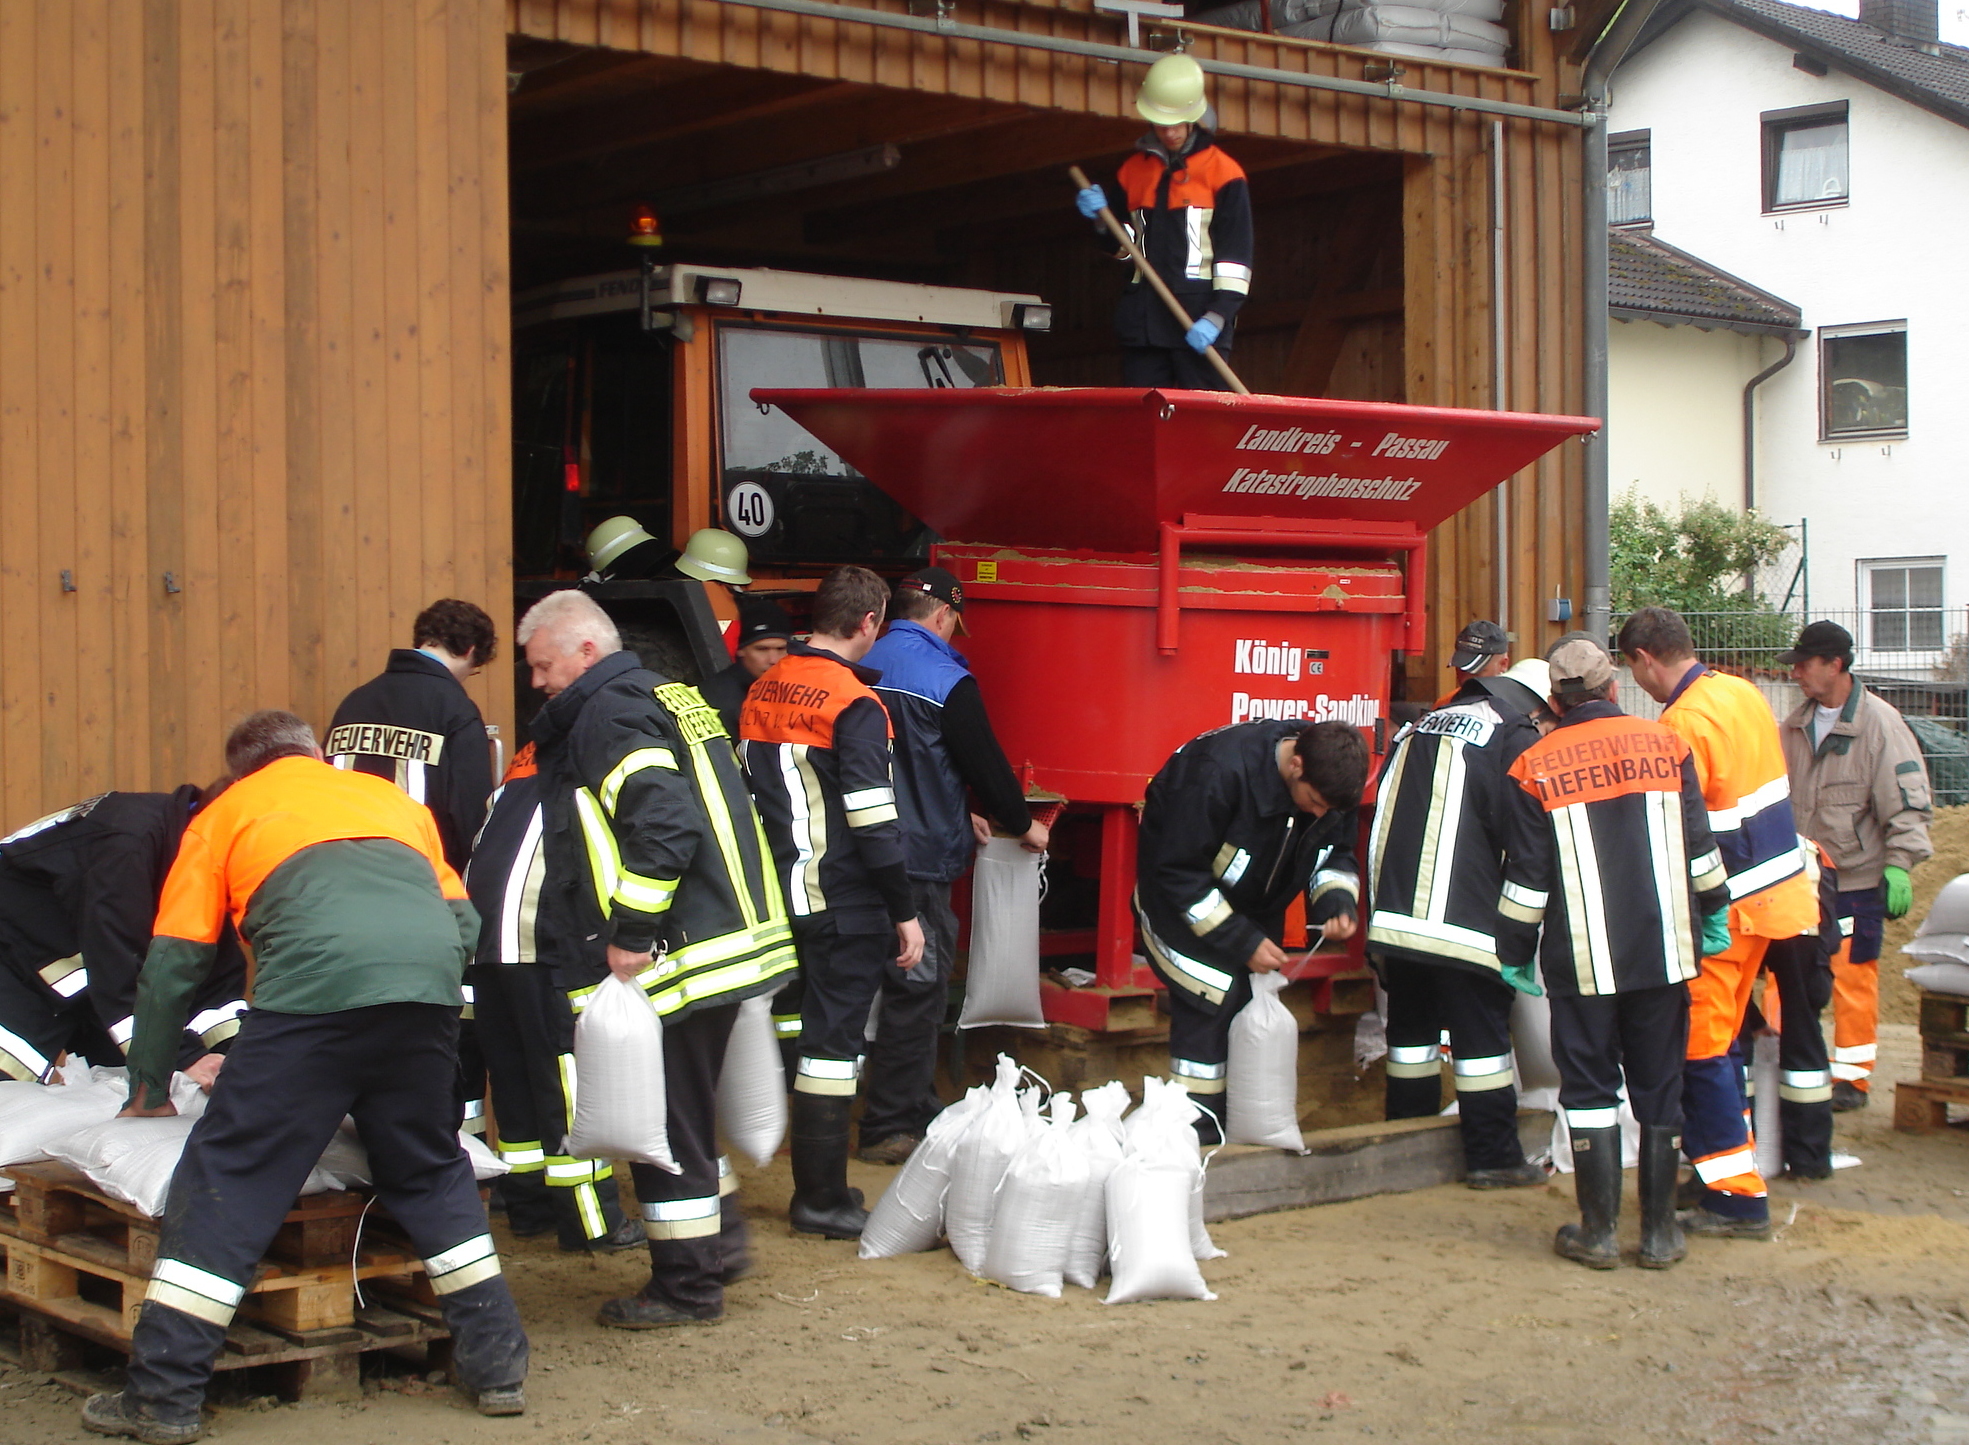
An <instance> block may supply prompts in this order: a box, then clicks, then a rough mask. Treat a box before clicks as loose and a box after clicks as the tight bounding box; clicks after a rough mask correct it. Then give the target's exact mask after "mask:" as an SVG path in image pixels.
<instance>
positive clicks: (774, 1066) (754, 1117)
mask: <svg viewBox="0 0 1969 1445" xmlns="http://www.w3.org/2000/svg"><path fill="white" fill-rule="evenodd" d="M786 1107H787V1106H786V1065H785V1063H784V1061H783V1060H782V1059H781V1058H780V1052H779V1040H778V1038H777V1037H775V1035H774V1034H773V1001H772V997H771V996H770V995H764V996H761V997H759V998H749V999H747V1000H746V1001H745V1002H744V1003H742V1004H740V1005H739V1006H738V1017H737V1018H736V1019H735V1020H733V1022H732V1036H731V1041H730V1042H729V1043H728V1044H726V1045H725V1066H724V1068H723V1069H722V1070H721V1071H720V1072H719V1074H718V1127H719V1128H720V1129H721V1130H723V1131H724V1135H725V1142H726V1143H728V1144H730V1145H731V1147H732V1148H733V1149H736V1150H737V1151H738V1152H739V1153H741V1154H743V1155H744V1156H745V1157H746V1158H748V1159H750V1160H751V1161H752V1162H753V1163H754V1164H756V1165H758V1166H759V1167H760V1168H761V1169H764V1168H765V1167H766V1166H767V1165H768V1164H770V1163H772V1162H773V1155H775V1154H777V1153H778V1152H779V1146H780V1143H781V1141H782V1140H784V1139H785V1138H786Z"/></svg>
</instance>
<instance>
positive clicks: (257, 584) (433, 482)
mask: <svg viewBox="0 0 1969 1445" xmlns="http://www.w3.org/2000/svg"><path fill="white" fill-rule="evenodd" d="M504 19H505V17H504V15H503V13H502V10H501V7H500V5H499V3H498V0H0V823H3V824H5V825H6V826H9V827H11V826H18V825H19V824H20V823H23V822H25V821H27V820H28V819H30V818H33V817H35V816H37V815H38V813H39V812H41V811H45V810H47V809H49V808H53V807H56V806H60V805H62V804H65V803H67V802H70V801H73V800H75V799H77V798H80V797H84V796H88V795H90V794H92V793H94V792H96V791H100V790H102V789H105V788H149V787H160V788H163V787H170V786H173V785H175V784H176V783H179V782H181V781H185V780H187V779H193V780H198V781H203V780H205V779H208V778H210V777H212V776H214V775H216V774H217V773H218V772H219V771H220V770H221V746H220V745H221V742H222V740H223V735H224V731H225V729H226V728H227V726H228V725H229V724H230V723H231V721H233V720H235V719H236V718H238V717H239V716H240V715H242V714H244V713H246V712H248V711H250V710H252V709H254V708H258V707H269V706H278V707H288V708H292V709H293V710H295V711H297V712H299V713H300V714H302V715H303V716H304V717H306V718H308V719H309V720H310V721H311V722H314V723H315V724H316V725H317V726H320V725H323V724H325V723H326V721H327V718H328V715H329V713H330V711H331V710H332V709H333V707H334V705H335V703H336V701H337V700H338V699H339V698H340V696H341V695H342V693H343V692H344V691H345V690H346V689H347V688H348V687H350V686H351V685H353V684H354V683H356V682H358V681H360V680H361V679H362V678H363V677H365V676H367V675H369V674H371V673H373V672H375V671H377V670H379V669H380V667H381V665H382V662H383V658H384V654H385V652H386V651H387V650H388V649H389V648H390V647H392V646H407V645H408V643H409V638H408V636H407V633H408V630H409V627H410V622H411V619H412V618H413V617H414V616H415V614H416V612H417V611H418V609H419V608H420V607H422V606H423V605H424V604H425V603H427V602H429V601H430V600H432V599H434V598H437V597H442V596H459V597H465V598H468V599H471V600H473V601H477V602H479V603H480V604H481V605H484V606H486V607H487V608H488V610H490V611H492V612H493V614H494V616H495V617H503V616H505V615H506V614H507V609H508V607H509V605H510V601H509V599H510V595H511V588H510V569H509V567H508V563H507V557H508V552H509V547H510V522H509V515H508V514H509V506H510V503H509V500H508V498H509V486H508V480H507V478H508V440H507V409H508V402H507V396H508V388H509V384H510V379H509V377H508V375H507V370H508V363H507V335H508V302H507V295H506V282H505V275H506V265H507V259H506V258H507V250H506V179H505V154H506V132H505V86H504V45H505V41H504V29H505V27H504ZM65 578H66V579H68V580H67V582H65V581H64V579H65ZM167 578H168V581H167ZM68 586H72V588H73V590H65V587H68ZM477 695H478V697H479V700H480V702H481V705H482V706H484V707H486V709H487V712H488V716H489V717H491V718H493V719H494V720H496V721H500V722H502V723H504V724H506V725H507V729H506V730H507V734H508V736H510V735H511V727H510V722H511V718H510V712H511V686H510V674H509V672H508V671H507V669H506V668H505V666H504V662H503V659H502V662H501V663H500V664H497V665H495V667H494V668H493V669H492V670H491V671H490V672H489V674H488V675H487V676H486V677H484V678H482V679H481V680H480V682H479V683H478V684H477Z"/></svg>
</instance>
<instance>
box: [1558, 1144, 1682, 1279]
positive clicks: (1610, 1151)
mask: <svg viewBox="0 0 1969 1445" xmlns="http://www.w3.org/2000/svg"><path fill="white" fill-rule="evenodd" d="M1572 1167H1573V1176H1572V1183H1573V1192H1574V1193H1575V1194H1576V1195H1577V1196H1578V1199H1579V1223H1577V1224H1562V1225H1560V1226H1559V1232H1558V1234H1556V1235H1555V1236H1553V1239H1552V1248H1553V1250H1554V1252H1556V1253H1557V1254H1559V1255H1561V1256H1563V1257H1564V1258H1566V1259H1570V1260H1574V1261H1576V1262H1577V1263H1580V1264H1583V1265H1585V1266H1586V1267H1587V1268H1588V1269H1618V1268H1619V1267H1620V1241H1619V1240H1618V1238H1616V1236H1615V1234H1614V1226H1615V1225H1616V1224H1617V1223H1618V1222H1619V1220H1620V1126H1619V1125H1615V1126H1614V1127H1613V1128H1611V1129H1575V1130H1573V1131H1572ZM1670 1177H1671V1178H1672V1177H1673V1176H1672V1175H1671V1176H1670Z"/></svg>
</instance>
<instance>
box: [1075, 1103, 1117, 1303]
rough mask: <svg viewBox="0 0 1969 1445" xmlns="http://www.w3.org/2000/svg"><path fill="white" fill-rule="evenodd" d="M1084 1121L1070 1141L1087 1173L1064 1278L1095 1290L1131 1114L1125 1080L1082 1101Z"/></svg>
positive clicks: (1103, 1261)
mask: <svg viewBox="0 0 1969 1445" xmlns="http://www.w3.org/2000/svg"><path fill="white" fill-rule="evenodd" d="M1080 1102H1081V1103H1082V1104H1083V1105H1084V1106H1085V1107H1086V1110H1087V1113H1086V1116H1085V1117H1084V1118H1081V1119H1076V1120H1075V1121H1074V1123H1073V1127H1072V1129H1071V1130H1070V1131H1069V1134H1068V1137H1069V1139H1070V1140H1071V1142H1072V1144H1073V1146H1074V1147H1075V1148H1076V1149H1078V1150H1079V1151H1080V1157H1081V1162H1082V1163H1083V1164H1084V1165H1085V1166H1086V1173H1085V1175H1084V1176H1083V1177H1082V1180H1081V1185H1080V1198H1079V1200H1078V1201H1077V1202H1076V1203H1075V1204H1074V1206H1073V1231H1072V1233H1071V1235H1070V1236H1069V1238H1068V1241H1067V1259H1066V1264H1065V1266H1064V1267H1063V1268H1062V1269H1061V1274H1062V1275H1063V1276H1064V1277H1065V1279H1066V1280H1067V1282H1068V1283H1069V1284H1077V1285H1079V1286H1080V1287H1081V1288H1082V1289H1092V1288H1094V1285H1095V1284H1096V1282H1097V1281H1099V1279H1100V1277H1101V1271H1102V1269H1103V1268H1105V1267H1106V1265H1107V1258H1108V1176H1109V1175H1110V1174H1113V1173H1114V1169H1115V1166H1116V1165H1117V1164H1119V1163H1120V1162H1121V1116H1122V1115H1123V1114H1125V1113H1127V1112H1128V1090H1127V1089H1126V1088H1124V1087H1123V1086H1122V1083H1121V1081H1120V1080H1119V1079H1110V1080H1109V1081H1108V1082H1107V1083H1105V1084H1103V1085H1101V1086H1100V1087H1099V1088H1098V1089H1089V1090H1088V1091H1087V1092H1086V1093H1085V1094H1083V1095H1081V1099H1080Z"/></svg>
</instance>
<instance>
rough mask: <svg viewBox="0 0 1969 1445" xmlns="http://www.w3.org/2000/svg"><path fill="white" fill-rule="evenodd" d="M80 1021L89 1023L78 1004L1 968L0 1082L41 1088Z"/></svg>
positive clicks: (72, 1039)
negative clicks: (8, 1080) (13, 1082)
mask: <svg viewBox="0 0 1969 1445" xmlns="http://www.w3.org/2000/svg"><path fill="white" fill-rule="evenodd" d="M84 1018H87V1019H89V1020H91V1021H93V1015H92V1014H90V1011H89V1006H88V1005H87V1004H86V1003H84V1002H82V1001H81V1000H80V999H74V1000H71V999H65V998H62V997H61V996H60V995H59V994H56V993H54V992H53V991H52V990H50V989H49V988H48V987H47V985H45V984H44V983H42V982H41V981H40V980H39V979H34V980H29V979H26V978H22V977H21V976H20V974H19V973H17V972H16V971H15V970H14V969H12V968H10V967H8V966H7V965H6V964H5V963H4V962H0V1079H13V1080H18V1081H19V1082H21V1083H27V1084H38V1083H40V1082H42V1081H43V1080H44V1079H46V1078H47V1077H48V1071H49V1070H50V1069H52V1068H54V1066H55V1060H56V1059H58V1058H60V1057H61V1055H62V1052H63V1050H65V1049H67V1048H69V1047H70V1045H71V1044H72V1043H74V1042H75V1040H76V1035H77V1031H78V1023H79V1022H80V1021H81V1020H83V1019H84Z"/></svg>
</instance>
